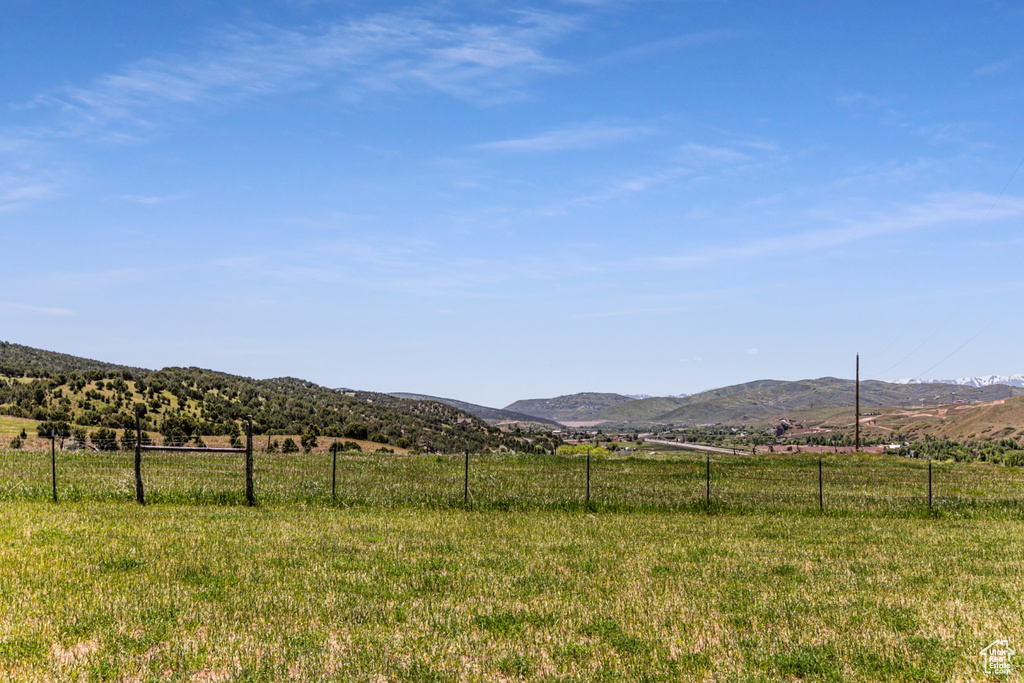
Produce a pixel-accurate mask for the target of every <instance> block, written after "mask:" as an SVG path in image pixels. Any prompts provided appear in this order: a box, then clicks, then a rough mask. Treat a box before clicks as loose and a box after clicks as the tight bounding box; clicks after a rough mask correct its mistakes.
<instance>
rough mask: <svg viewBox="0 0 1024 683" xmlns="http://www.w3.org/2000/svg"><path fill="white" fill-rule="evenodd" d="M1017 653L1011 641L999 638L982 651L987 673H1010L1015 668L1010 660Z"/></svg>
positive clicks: (982, 659)
mask: <svg viewBox="0 0 1024 683" xmlns="http://www.w3.org/2000/svg"><path fill="white" fill-rule="evenodd" d="M1015 654H1017V653H1016V652H1014V651H1013V648H1011V647H1010V641H1008V640H997V641H995V642H994V643H992V644H991V645H989V646H988V647H986V648H985V649H984V650H982V651H981V661H982V663H983V664H984V665H985V673H987V674H1002V675H1006V674H1009V673H1010V672H1011V671H1012V670H1013V662H1011V661H1010V660H1011V659H1012V657H1013V656H1014V655H1015Z"/></svg>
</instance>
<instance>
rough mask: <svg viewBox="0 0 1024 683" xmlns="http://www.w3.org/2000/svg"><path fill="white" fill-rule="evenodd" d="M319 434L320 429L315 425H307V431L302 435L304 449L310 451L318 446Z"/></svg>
mask: <svg viewBox="0 0 1024 683" xmlns="http://www.w3.org/2000/svg"><path fill="white" fill-rule="evenodd" d="M318 436H320V430H319V429H317V428H316V426H315V425H309V426H308V427H306V432H305V433H304V434H303V435H302V450H303V451H304V452H306V453H309V452H310V451H311V450H313V449H314V448H316V438H317V437H318Z"/></svg>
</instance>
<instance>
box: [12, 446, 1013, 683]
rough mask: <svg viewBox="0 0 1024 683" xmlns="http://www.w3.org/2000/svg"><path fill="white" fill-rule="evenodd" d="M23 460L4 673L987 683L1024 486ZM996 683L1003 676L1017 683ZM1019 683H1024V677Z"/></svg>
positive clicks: (719, 465) (413, 461) (202, 461)
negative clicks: (930, 490) (930, 504)
mask: <svg viewBox="0 0 1024 683" xmlns="http://www.w3.org/2000/svg"><path fill="white" fill-rule="evenodd" d="M58 455H59V457H60V460H59V461H58V483H59V486H60V497H61V502H60V503H58V504H53V503H52V502H48V500H47V499H48V498H49V496H50V460H49V453H41V452H26V451H0V678H3V677H6V678H7V679H10V680H24V681H38V680H52V681H67V680H70V681H75V680H80V681H100V680H104V681H150V680H179V681H279V680H311V681H319V680H338V681H348V680H361V681H491V680H499V681H500V680H509V681H511V680H548V681H557V680H566V681H644V680H646V681H679V680H686V681H688V680H705V681H775V680H791V681H796V680H818V681H845V680H855V681H856V680H860V681H875V680H891V681H946V680H982V679H984V678H985V676H984V674H983V672H982V670H981V668H980V663H979V661H980V660H979V652H980V651H981V649H982V648H984V647H985V646H986V645H988V644H989V643H990V642H992V641H994V640H997V639H1003V638H1006V639H1008V640H1009V641H1010V643H1011V645H1012V646H1016V647H1018V648H1019V647H1020V646H1021V644H1022V643H1024V618H1022V613H1024V610H1022V608H1024V554H1022V553H1021V545H1020V539H1021V537H1022V534H1024V514H1021V505H1020V503H1019V501H1020V500H1022V499H1024V472H1021V470H1019V469H1017V468H1008V467H999V466H992V465H986V464H983V463H972V464H955V463H940V464H937V465H936V466H935V469H934V471H933V475H934V485H935V509H934V510H933V512H932V513H930V514H929V513H928V510H927V465H926V464H925V463H921V462H917V461H909V460H905V459H901V458H895V457H891V456H853V457H851V456H835V457H832V458H825V459H824V460H823V472H824V474H825V477H824V481H825V492H826V510H825V513H824V514H822V513H820V512H819V511H818V509H817V505H818V499H817V471H818V470H817V459H816V458H809V457H807V456H806V455H774V456H757V457H730V456H720V457H714V456H712V461H711V463H712V479H711V483H712V505H711V506H710V508H706V507H705V506H704V496H705V488H704V487H705V479H704V475H705V466H706V461H705V460H704V456H703V455H698V454H692V453H686V452H682V451H671V452H669V451H666V452H659V453H655V454H654V455H647V456H646V457H644V458H635V459H629V458H618V459H604V460H600V461H598V460H595V461H592V463H591V475H592V476H591V501H592V506H591V507H590V508H587V507H585V506H584V505H583V500H584V496H585V486H586V474H585V472H586V470H585V460H583V459H580V458H564V457H563V458H554V457H539V456H529V457H526V456H515V457H513V456H500V457H499V456H479V455H476V456H473V458H472V460H471V469H470V494H471V495H470V501H471V506H470V508H469V509H463V508H462V495H463V479H462V477H463V469H462V466H463V461H462V458H461V457H448V456H426V455H419V456H410V455H394V456H391V455H389V456H380V455H376V456H371V455H358V456H357V455H344V456H341V457H339V462H338V480H337V481H338V496H337V498H336V499H334V500H332V498H331V495H330V493H331V491H330V474H331V470H330V466H331V460H330V456H326V455H323V454H310V455H289V456H283V455H258V457H257V470H256V472H257V495H258V497H259V499H260V503H261V505H260V506H258V507H256V508H249V507H246V506H244V505H241V504H238V503H241V502H242V499H243V497H242V486H243V475H242V467H241V465H242V463H241V461H240V459H238V458H237V456H210V455H204V456H202V457H199V456H195V455H190V456H188V457H185V458H183V457H182V456H181V455H177V454H155V453H147V454H145V455H146V460H145V463H144V470H143V471H144V474H145V476H146V478H147V496H148V499H149V501H150V502H151V504H150V505H148V506H146V507H140V506H138V505H136V504H135V503H134V502H131V501H132V500H133V492H132V489H131V481H132V472H131V455H130V454H128V453H113V454H99V453H91V452H90V453H86V454H83V455H72V454H63V455H61V454H58ZM993 680H1005V677H1004V678H999V679H993ZM1010 680H1016V678H1015V677H1014V676H1011V677H1010Z"/></svg>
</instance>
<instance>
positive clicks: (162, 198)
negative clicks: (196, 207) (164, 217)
mask: <svg viewBox="0 0 1024 683" xmlns="http://www.w3.org/2000/svg"><path fill="white" fill-rule="evenodd" d="M184 198H185V195H183V194H169V195H137V194H126V195H122V196H121V199H123V200H124V201H126V202H132V203H133V204H143V205H146V206H152V205H155V204H166V203H168V202H176V201H180V200H182V199H184Z"/></svg>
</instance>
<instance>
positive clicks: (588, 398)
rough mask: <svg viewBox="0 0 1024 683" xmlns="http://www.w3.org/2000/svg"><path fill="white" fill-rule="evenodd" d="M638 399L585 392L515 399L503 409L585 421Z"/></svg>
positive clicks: (535, 415)
mask: <svg viewBox="0 0 1024 683" xmlns="http://www.w3.org/2000/svg"><path fill="white" fill-rule="evenodd" d="M637 400H638V399H635V398H630V397H629V396H623V395H622V394H599V393H593V392H585V393H579V394H569V395H567V396H556V397H554V398H533V399H526V400H522V401H516V402H515V403H512V404H510V405H507V406H505V410H510V411H512V412H515V413H524V414H526V415H532V416H534V417H540V418H544V419H546V420H555V421H556V422H585V421H588V420H601V419H604V418H602V417H600V415H601V414H602V413H603V411H605V410H607V409H608V408H610V407H612V406H615V405H617V404H620V403H630V402H634V401H637ZM640 400H650V399H640Z"/></svg>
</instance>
